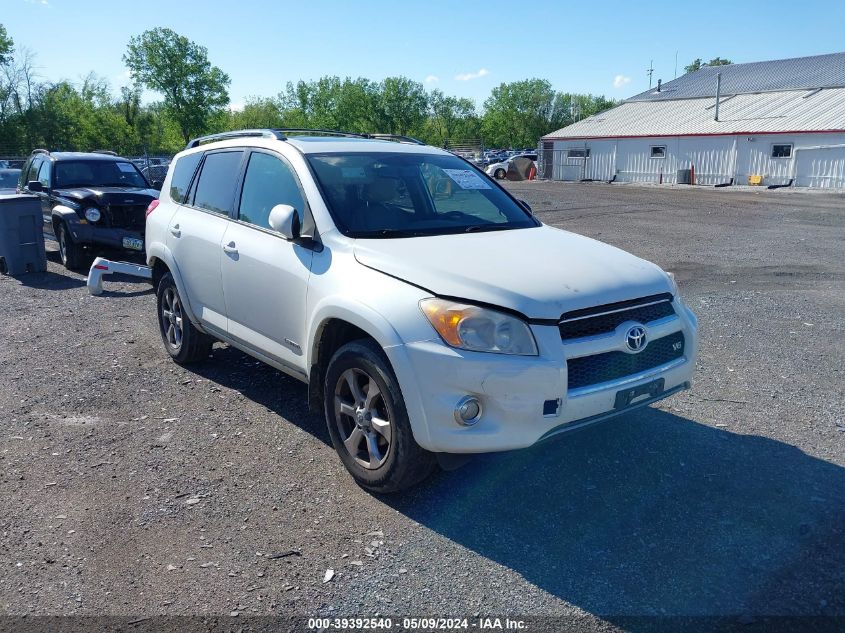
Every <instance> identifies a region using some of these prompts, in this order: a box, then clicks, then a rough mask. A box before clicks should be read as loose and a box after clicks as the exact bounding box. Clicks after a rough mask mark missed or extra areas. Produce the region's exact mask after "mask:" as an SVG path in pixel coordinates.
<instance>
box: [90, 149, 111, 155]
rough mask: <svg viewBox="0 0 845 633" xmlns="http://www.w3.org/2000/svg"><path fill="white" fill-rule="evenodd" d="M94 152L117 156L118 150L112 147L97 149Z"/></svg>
mask: <svg viewBox="0 0 845 633" xmlns="http://www.w3.org/2000/svg"><path fill="white" fill-rule="evenodd" d="M91 153H92V154H105V155H106V156H117V152H113V151H111V150H110V149H95V150H94V151H93V152H91Z"/></svg>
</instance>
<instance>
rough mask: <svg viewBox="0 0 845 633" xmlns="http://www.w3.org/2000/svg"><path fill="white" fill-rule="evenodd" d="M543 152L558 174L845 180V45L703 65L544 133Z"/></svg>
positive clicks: (700, 180) (667, 179) (547, 166)
mask: <svg viewBox="0 0 845 633" xmlns="http://www.w3.org/2000/svg"><path fill="white" fill-rule="evenodd" d="M717 75H719V77H718V79H717ZM717 84H719V85H718V87H717ZM717 90H718V93H719V97H718V106H717ZM717 112H718V114H717ZM540 154H541V155H540V170H539V171H540V176H541V177H544V178H551V179H554V180H585V179H592V180H613V179H614V177H615V180H616V181H622V182H626V181H627V182H631V181H633V182H664V183H674V182H677V178H678V170H694V180H695V183H696V184H710V185H713V184H719V183H729V182H731V179H733V182H734V183H735V184H748V183H749V177H752V176H762V179H763V180H762V184H765V185H771V184H788V183H790V181H791V182H792V184H793V186H801V187H845V53H834V54H830V55H817V56H814V57H799V58H795V59H784V60H777V61H770V62H754V63H750V64H732V65H730V66H715V67H704V68H701V69H700V70H698V71H696V72H693V73H689V74H686V75H684V76H682V77H679V78H677V79H675V80H673V81H670V82H667V83H665V84H662V85H659V87H656V88H653V89H651V90H649V91H647V92H644V93H642V94H638V95H636V96H634V97H631V98H630V99H628V100H626V101H624V102H623V103H622V104H620V105H619V106H617V107H615V108H612V109H610V110H607V111H606V112H602V113H600V114H597V115H594V116H591V117H589V118H586V119H584V120H582V121H579V122H577V123H574V124H572V125H570V126H567V127H565V128H563V129H560V130H557V131H556V132H552V133H551V134H548V135H546V136H544V137H543V138H542V139H541V152H540Z"/></svg>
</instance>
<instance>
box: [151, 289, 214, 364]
mask: <svg viewBox="0 0 845 633" xmlns="http://www.w3.org/2000/svg"><path fill="white" fill-rule="evenodd" d="M156 303H157V307H158V325H159V331H160V332H161V340H162V342H163V343H164V348H165V349H166V350H167V353H168V354H170V357H171V358H173V360H175V361H176V362H177V363H179V364H180V365H187V364H189V363H194V362H196V361H200V360H204V359H206V358H208V355H209V354H210V353H211V346H212V345H213V344H214V340H213V339H212V338H210V337H209V336H208V335H206V334H203V333H202V332H200V331H199V330H198V329H197V328H196V327H194V324H193V323H191V320H190V319H189V318H188V316H187V315H186V314H185V311H184V309H183V307H182V298H181V297H180V296H179V289H178V288H177V287H176V282H175V281H174V280H173V275H171V274H170V273H167V274H165V275H164V276H163V277H162V278H161V281H160V282H159V284H158V290H157V292H156Z"/></svg>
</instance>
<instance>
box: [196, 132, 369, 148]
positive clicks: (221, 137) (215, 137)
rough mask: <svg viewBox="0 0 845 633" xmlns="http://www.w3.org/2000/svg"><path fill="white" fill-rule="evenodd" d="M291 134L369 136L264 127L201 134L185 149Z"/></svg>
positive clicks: (282, 139)
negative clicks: (247, 138) (238, 139)
mask: <svg viewBox="0 0 845 633" xmlns="http://www.w3.org/2000/svg"><path fill="white" fill-rule="evenodd" d="M289 134H320V135H325V136H347V137H352V138H368V135H366V134H356V133H355V132H343V131H341V130H324V129H321V128H308V127H285V128H264V129H254V130H233V131H231V132H221V133H220V134H208V135H207V136H199V137H197V138H195V139H191V140H190V141H188V145H187V146H186V147H185V149H191V148H193V147H198V146H199V145H201V144H202V143H212V142H214V141H225V140H228V139H233V138H245V137H259V138H274V139H276V140H277V141H285V140H287V138H288V135H289Z"/></svg>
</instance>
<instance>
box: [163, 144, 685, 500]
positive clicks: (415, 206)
mask: <svg viewBox="0 0 845 633" xmlns="http://www.w3.org/2000/svg"><path fill="white" fill-rule="evenodd" d="M378 136H379V138H375V137H374V136H368V135H353V134H346V133H339V132H337V133H335V132H332V133H328V132H326V131H310V132H309V131H303V130H247V131H240V132H232V133H226V134H219V135H213V136H209V137H203V138H200V139H196V140H194V141H191V143H189V145H188V147H187V148H186V150H184V151H183V152H182V153H180V154H178V155H177V156H176V158H175V160H174V162H173V163H172V165H171V166H170V169H169V171H168V174H167V177H166V179H165V182H164V186H163V189H162V195H161V199H160V200H159V201H153V202H152V203H151V204H150V207H149V209H148V212H147V214H148V217H147V225H146V238H147V242H146V253H147V260H148V264H149V265H150V266H151V267H152V269H153V282H154V284H155V286H156V288H157V306H158V321H159V325H160V329H161V336H162V339H163V342H164V346H165V348H166V350H167V351H168V353H169V354H170V355H171V356H172V357H173V359H174V360H175V361H176V362H178V363H189V362H191V361H197V360H202V359H206V358H207V357H208V355H209V352H210V350H211V346H212V343H213V342H214V341H215V340H220V341H224V342H226V343H228V344H230V345H232V346H234V347H236V348H239V349H241V350H243V351H244V352H246V353H247V354H250V355H252V356H254V357H255V358H257V359H260V360H262V361H264V362H266V363H268V364H270V365H272V366H273V367H276V368H278V369H279V370H281V371H283V372H286V373H288V374H290V375H292V376H295V377H296V378H299V379H300V380H302V381H304V382H305V383H307V384H308V386H309V388H308V397H309V401H310V405H311V406H312V407H313V409H314V410H316V411H319V412H321V413H322V415H324V416H325V420H326V423H327V425H328V430H329V434H330V436H331V441H332V443H333V445H334V447H335V449H336V450H337V453H338V454H339V456H340V459H341V460H342V462H343V464H344V465H345V466H346V468H347V469H348V470H349V472H350V473H351V474H352V476H353V477H354V478H355V480H357V481H358V482H359V483H360V484H361V485H363V486H364V487H366V488H368V489H370V490H374V491H381V492H386V491H391V490H398V489H401V488H404V487H407V486H409V485H412V484H414V483H416V482H418V481H420V480H422V479H423V478H425V477H426V476H427V475H428V474H429V473H431V472H432V470H433V469H434V468H435V467H436V464H437V463H438V461H440V462H441V463H448V462H450V461H452V462H453V461H454V459H453V458H452V457H451V454H456V453H458V454H460V453H479V452H487V451H503V450H510V449H517V448H522V447H527V446H531V445H532V444H535V443H536V442H539V441H541V440H544V439H546V438H549V437H551V436H553V435H557V434H559V433H565V432H568V431H571V430H573V429H577V428H580V427H583V426H585V425H588V424H592V423H595V422H597V421H599V420H603V419H606V418H608V417H611V416H614V415H618V414H621V413H625V412H627V411H630V410H631V409H632V408H634V407H638V406H643V405H646V404H649V403H652V402H655V401H657V400H660V399H662V398H665V397H667V396H669V395H671V394H673V393H675V392H677V391H679V390H681V389H685V388H688V387H689V386H690V381H691V378H692V373H693V367H694V364H695V357H696V345H697V341H696V328H697V322H696V318H695V316H694V315H693V314H692V312H691V311H690V310H689V309H688V308H687V307H686V306H685V305H684V304H683V303H682V301H681V298H680V296H679V294H678V288H677V286H676V285H675V282H674V279H673V277H672V276H671V275H670V274H667V273H665V272H663V271H662V270H661V269H660V268H658V267H657V266H656V265H654V264H651V263H649V262H647V261H644V260H642V259H640V258H638V257H635V256H633V255H630V254H628V253H626V252H624V251H621V250H619V249H617V248H614V247H612V246H608V245H606V244H603V243H601V242H597V241H595V240H592V239H588V238H586V237H582V236H580V235H576V234H573V233H569V232H566V231H562V230H559V229H556V228H552V227H550V226H546V225H544V224H543V223H542V222H540V221H539V220H537V219H536V218H535V217H534V216H533V215H532V213H531V211H530V208H529V207H528V205H527V204H525V203H524V202H521V201H519V200H516V199H515V198H514V197H513V196H512V195H511V194H510V193H509V192H508V191H507V190H506V189H504V188H503V187H501V186H500V185H499V184H498V183H497V182H496V181H495V180H493V179H491V178H490V177H488V176H487V175H486V174H484V173H483V172H482V171H480V170H479V169H477V168H475V167H474V166H473V165H471V164H469V163H468V162H466V161H464V160H462V159H460V158H458V157H456V156H454V155H452V154H450V153H448V152H445V151H442V150H439V149H436V148H433V147H428V146H425V145H422V144H420V143H419V142H414V141H413V140H412V139H407V138H404V137H398V138H396V139H392V140H391V139H389V138H385V136H384V135H378Z"/></svg>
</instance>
